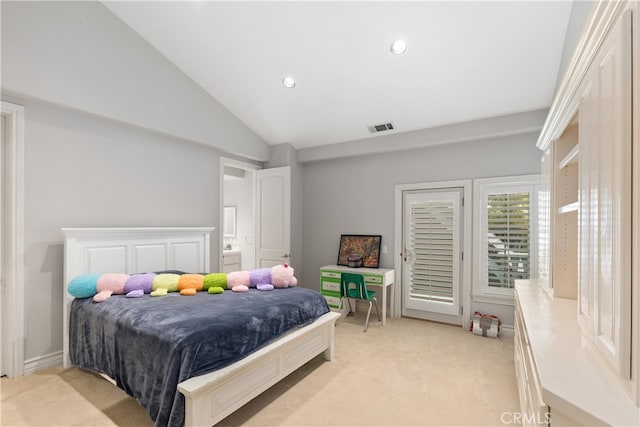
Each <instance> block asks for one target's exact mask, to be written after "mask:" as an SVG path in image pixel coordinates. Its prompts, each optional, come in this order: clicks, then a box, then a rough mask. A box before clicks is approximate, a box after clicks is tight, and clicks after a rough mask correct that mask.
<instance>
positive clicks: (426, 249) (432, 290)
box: [409, 200, 457, 304]
mask: <svg viewBox="0 0 640 427" xmlns="http://www.w3.org/2000/svg"><path fill="white" fill-rule="evenodd" d="M454 214H455V212H454V203H453V202H452V201H448V200H434V201H425V202H421V203H416V204H413V205H412V206H411V213H410V217H411V222H410V226H411V229H410V245H411V247H412V248H413V265H412V266H411V270H410V274H411V281H410V283H411V285H410V287H409V288H410V289H409V292H410V297H411V298H412V299H419V300H427V301H436V302H444V303H449V304H450V303H453V300H454V288H453V285H454V273H455V270H454V269H455V268H456V266H457V262H455V261H456V260H457V257H455V256H454V254H455V249H456V248H455V244H454V243H455V242H454V237H455V236H454V226H455V215H454Z"/></svg>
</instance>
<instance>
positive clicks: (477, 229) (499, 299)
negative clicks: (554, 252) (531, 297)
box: [472, 175, 540, 305]
mask: <svg viewBox="0 0 640 427" xmlns="http://www.w3.org/2000/svg"><path fill="white" fill-rule="evenodd" d="M539 188H540V175H518V176H504V177H496V178H482V179H476V180H474V181H473V205H474V216H473V229H474V239H473V241H474V243H473V265H474V269H473V277H474V280H473V291H472V292H473V300H474V301H477V302H485V303H491V304H501V305H513V304H514V303H513V289H492V288H489V286H488V285H487V283H486V281H485V279H484V278H485V277H486V271H487V268H488V267H487V260H486V259H485V257H484V255H485V254H486V248H485V246H484V245H485V242H486V232H487V231H486V218H487V209H486V206H487V204H486V195H487V194H488V193H489V192H491V191H492V190H494V189H495V190H497V191H502V190H505V191H506V190H507V189H508V190H509V191H510V192H511V191H513V192H519V191H529V193H530V199H529V212H530V214H529V223H530V226H529V227H530V228H529V234H530V247H529V259H530V275H531V276H530V278H537V271H538V267H537V259H538V255H537V254H538V250H537V248H538V240H537V238H535V236H537V235H538V229H537V223H538V220H537V217H538V204H537V197H538V189H539Z"/></svg>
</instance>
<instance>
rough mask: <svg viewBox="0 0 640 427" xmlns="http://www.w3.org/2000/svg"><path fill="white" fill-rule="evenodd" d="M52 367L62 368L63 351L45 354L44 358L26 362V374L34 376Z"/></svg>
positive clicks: (35, 358)
mask: <svg viewBox="0 0 640 427" xmlns="http://www.w3.org/2000/svg"><path fill="white" fill-rule="evenodd" d="M52 366H62V351H56V352H55V353H49V354H45V355H44V356H40V357H34V358H33V359H29V360H25V361H24V374H25V375H28V374H32V373H34V372H36V371H39V370H41V369H45V368H51V367H52Z"/></svg>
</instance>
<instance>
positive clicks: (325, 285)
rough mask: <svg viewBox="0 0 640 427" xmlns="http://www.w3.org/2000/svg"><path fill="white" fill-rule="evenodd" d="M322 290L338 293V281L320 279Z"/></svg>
mask: <svg viewBox="0 0 640 427" xmlns="http://www.w3.org/2000/svg"><path fill="white" fill-rule="evenodd" d="M322 290H323V291H331V292H337V293H340V282H329V281H327V280H323V281H322Z"/></svg>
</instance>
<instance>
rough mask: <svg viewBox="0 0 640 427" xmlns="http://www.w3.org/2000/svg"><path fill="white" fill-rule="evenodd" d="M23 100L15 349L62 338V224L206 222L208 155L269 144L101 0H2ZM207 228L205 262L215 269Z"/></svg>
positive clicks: (6, 52) (262, 152)
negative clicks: (19, 334) (21, 253)
mask: <svg viewBox="0 0 640 427" xmlns="http://www.w3.org/2000/svg"><path fill="white" fill-rule="evenodd" d="M1 36H2V46H1V47H2V49H1V53H2V58H1V59H2V61H1V64H2V99H3V100H5V101H9V102H14V103H16V104H20V105H23V106H25V120H26V131H25V175H26V176H25V259H24V264H25V288H26V289H27V292H26V296H25V300H26V301H25V312H26V314H25V316H26V319H25V320H26V342H25V359H26V360H29V359H32V358H36V357H39V356H44V355H47V354H50V353H53V352H57V351H60V350H61V349H62V292H63V283H62V263H63V259H62V235H61V233H60V228H61V227H82V226H92V227H93V226H206V225H210V226H217V224H218V215H219V206H218V205H219V202H218V200H219V194H218V191H219V190H218V189H219V183H218V179H219V178H218V171H219V155H220V153H221V152H224V153H225V155H227V154H232V155H240V156H243V158H247V159H254V160H266V159H268V157H269V155H270V147H269V146H268V144H266V142H264V141H263V140H262V139H261V138H259V137H258V136H257V135H256V134H255V133H254V132H252V131H251V130H250V129H248V128H247V127H246V126H245V125H244V124H242V123H241V122H240V121H239V120H238V119H237V118H236V117H235V116H233V115H232V114H231V113H229V111H227V110H225V109H224V107H222V106H221V105H220V103H218V102H217V101H216V100H214V99H213V98H211V97H210V96H209V95H208V94H207V93H205V92H204V91H203V90H202V88H200V87H199V86H197V85H196V84H195V83H194V82H193V81H192V80H191V79H189V78H188V77H187V76H186V75H184V74H183V73H182V72H181V71H180V70H179V69H177V68H176V67H175V66H174V65H172V64H171V63H170V62H169V61H168V60H166V59H165V58H164V57H163V56H162V55H160V54H159V53H158V52H157V51H156V50H155V49H153V48H152V47H151V46H150V45H149V44H148V43H147V42H146V41H144V40H143V39H142V38H140V37H139V36H138V35H137V34H136V33H135V32H133V31H132V30H131V29H130V28H129V27H127V26H126V25H125V24H124V23H123V22H122V21H120V19H118V18H117V17H116V16H115V15H113V14H112V13H111V12H110V11H109V10H108V9H107V8H105V7H104V6H103V5H102V4H101V3H100V2H8V1H3V2H2V34H1ZM217 232H218V231H217V230H216V232H215V234H214V236H213V239H212V241H213V242H215V245H212V265H211V267H212V270H214V271H216V270H218V254H219V252H218V251H219V248H218V235H217Z"/></svg>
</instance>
